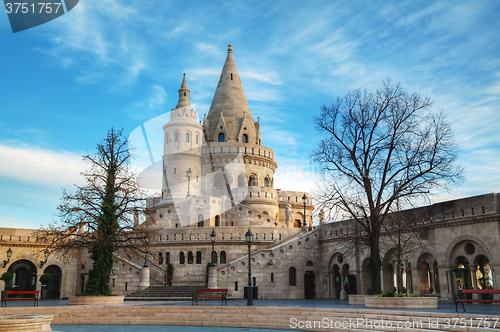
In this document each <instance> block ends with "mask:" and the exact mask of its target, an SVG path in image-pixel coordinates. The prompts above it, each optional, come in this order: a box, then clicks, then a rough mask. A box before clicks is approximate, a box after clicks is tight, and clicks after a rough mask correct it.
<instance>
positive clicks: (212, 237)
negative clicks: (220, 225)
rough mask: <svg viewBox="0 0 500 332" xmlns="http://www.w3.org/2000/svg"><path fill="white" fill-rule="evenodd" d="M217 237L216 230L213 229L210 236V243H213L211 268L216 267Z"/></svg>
mask: <svg viewBox="0 0 500 332" xmlns="http://www.w3.org/2000/svg"><path fill="white" fill-rule="evenodd" d="M216 238H217V236H216V235H215V229H212V234H210V241H211V242H212V264H210V267H214V266H215V264H214V252H215V251H214V246H215V239H216Z"/></svg>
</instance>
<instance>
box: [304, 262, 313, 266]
mask: <svg viewBox="0 0 500 332" xmlns="http://www.w3.org/2000/svg"><path fill="white" fill-rule="evenodd" d="M306 266H314V265H313V262H312V261H307V262H306Z"/></svg>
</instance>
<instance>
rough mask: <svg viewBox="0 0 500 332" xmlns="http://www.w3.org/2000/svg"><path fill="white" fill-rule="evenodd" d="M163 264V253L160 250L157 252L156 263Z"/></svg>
mask: <svg viewBox="0 0 500 332" xmlns="http://www.w3.org/2000/svg"><path fill="white" fill-rule="evenodd" d="M162 264H163V254H162V253H161V252H159V253H158V265H162Z"/></svg>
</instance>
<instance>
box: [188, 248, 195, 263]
mask: <svg viewBox="0 0 500 332" xmlns="http://www.w3.org/2000/svg"><path fill="white" fill-rule="evenodd" d="M193 261H194V257H193V253H192V252H191V251H190V252H188V264H193Z"/></svg>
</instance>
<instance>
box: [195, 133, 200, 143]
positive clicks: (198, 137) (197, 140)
mask: <svg viewBox="0 0 500 332" xmlns="http://www.w3.org/2000/svg"><path fill="white" fill-rule="evenodd" d="M199 141H200V136H198V135H196V144H199V143H198V142H199Z"/></svg>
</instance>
